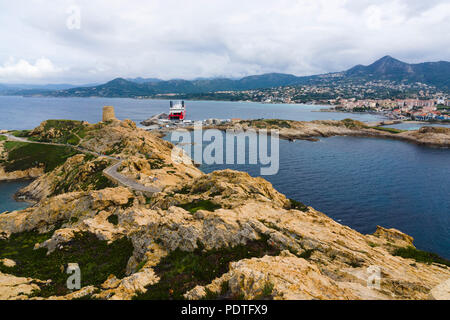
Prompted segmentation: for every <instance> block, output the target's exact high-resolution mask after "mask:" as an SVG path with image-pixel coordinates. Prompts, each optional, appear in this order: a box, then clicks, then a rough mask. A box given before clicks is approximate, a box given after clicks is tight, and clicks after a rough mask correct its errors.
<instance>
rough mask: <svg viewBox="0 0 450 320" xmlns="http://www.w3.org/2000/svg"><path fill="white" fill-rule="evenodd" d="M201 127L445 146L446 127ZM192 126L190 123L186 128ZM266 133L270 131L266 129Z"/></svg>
mask: <svg viewBox="0 0 450 320" xmlns="http://www.w3.org/2000/svg"><path fill="white" fill-rule="evenodd" d="M203 129H205V130H206V129H218V130H222V131H226V130H231V131H234V132H242V131H247V130H255V131H259V130H261V129H268V130H270V129H275V130H279V137H280V138H281V139H285V140H291V141H292V140H309V141H317V140H318V139H319V138H327V137H333V136H354V137H368V138H381V139H394V140H400V141H404V142H410V143H415V144H418V145H423V146H429V147H438V148H449V147H450V128H445V127H423V128H421V129H419V130H414V131H402V130H395V129H386V128H383V127H371V126H368V125H367V124H365V123H363V122H359V121H355V120H350V119H348V120H342V121H332V120H329V121H320V120H318V121H310V122H305V121H293V120H275V119H274V120H244V121H240V122H238V123H231V124H222V125H213V126H207V127H204V128H203ZM188 130H193V127H190V128H188ZM269 133H270V132H269Z"/></svg>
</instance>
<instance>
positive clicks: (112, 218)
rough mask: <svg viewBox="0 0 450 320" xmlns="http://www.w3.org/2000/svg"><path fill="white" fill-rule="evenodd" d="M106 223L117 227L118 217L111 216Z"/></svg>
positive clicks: (115, 215)
mask: <svg viewBox="0 0 450 320" xmlns="http://www.w3.org/2000/svg"><path fill="white" fill-rule="evenodd" d="M108 222H109V223H111V224H112V225H115V226H117V225H118V224H119V216H118V215H117V214H112V215H110V216H109V217H108Z"/></svg>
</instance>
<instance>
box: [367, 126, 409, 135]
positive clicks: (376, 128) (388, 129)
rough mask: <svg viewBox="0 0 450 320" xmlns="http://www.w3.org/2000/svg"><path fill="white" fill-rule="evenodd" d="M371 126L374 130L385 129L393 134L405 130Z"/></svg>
mask: <svg viewBox="0 0 450 320" xmlns="http://www.w3.org/2000/svg"><path fill="white" fill-rule="evenodd" d="M371 128H372V129H375V130H379V131H386V132H389V133H393V134H397V133H402V132H405V130H400V129H395V128H388V127H371Z"/></svg>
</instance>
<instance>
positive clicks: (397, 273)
mask: <svg viewBox="0 0 450 320" xmlns="http://www.w3.org/2000/svg"><path fill="white" fill-rule="evenodd" d="M108 114H109V115H108V117H107V118H106V119H104V121H103V122H100V123H97V124H89V123H86V122H80V121H70V120H48V121H45V122H43V123H42V124H41V125H40V126H39V127H37V128H35V129H34V130H32V131H20V132H19V131H17V132H10V133H5V132H3V133H4V135H3V136H0V137H2V138H1V139H0V152H1V159H2V161H1V163H0V179H1V180H3V179H11V178H26V177H28V178H36V179H35V180H34V181H33V182H32V183H31V184H30V185H29V186H28V187H26V188H24V189H23V190H20V191H19V193H18V197H21V198H22V199H28V200H33V201H34V202H35V205H34V206H33V207H30V208H28V209H25V210H21V211H15V212H5V213H2V214H0V299H58V300H65V299H67V300H70V299H81V298H84V299H86V298H92V299H105V300H129V299H193V300H195V299H204V298H207V299H324V300H327V299H333V300H347V299H448V298H449V296H448V286H449V283H448V279H449V278H450V262H449V261H448V260H446V259H443V258H440V257H438V256H437V255H434V254H431V253H427V252H423V251H420V250H417V249H416V248H415V247H414V245H413V238H412V237H410V236H408V235H406V234H404V233H402V232H401V231H399V230H395V229H385V228H383V227H381V226H380V227H378V229H377V231H376V232H375V233H374V234H372V235H363V234H360V233H358V232H356V231H355V230H352V229H351V228H349V227H347V226H343V225H341V224H339V223H337V222H336V221H333V220H332V219H331V218H329V217H327V216H326V215H325V214H324V213H321V212H318V211H317V210H315V209H314V208H312V207H308V206H306V205H304V204H302V203H301V202H299V201H296V200H291V199H287V198H286V197H285V196H284V195H283V194H281V193H279V192H278V191H277V190H275V189H274V188H273V187H272V185H271V184H270V183H269V182H267V181H266V180H264V179H262V178H253V177H251V176H249V175H248V174H247V173H243V172H237V171H231V170H225V171H217V172H213V173H211V174H204V173H202V172H201V171H200V170H198V169H197V168H196V167H195V166H194V165H191V164H187V163H186V162H183V163H174V162H173V161H172V159H171V151H172V149H173V147H174V146H173V145H172V144H171V143H169V142H167V141H164V140H162V139H160V138H159V137H158V136H157V135H155V134H154V133H152V132H148V131H145V130H143V129H139V128H137V127H136V125H135V124H134V123H133V122H132V121H130V120H124V121H119V120H116V119H115V117H114V115H113V113H111V110H109V112H108ZM226 128H234V129H239V128H241V129H248V128H256V129H258V128H279V129H280V132H281V135H282V136H283V137H285V138H289V139H296V138H298V139H301V138H313V137H323V136H331V135H363V136H379V137H383V138H385V137H388V138H395V137H401V139H402V140H407V141H413V142H416V143H424V144H430V145H440V146H448V144H449V136H450V134H449V132H448V131H445V130H444V131H441V129H425V130H422V131H418V132H411V133H402V132H400V133H390V132H385V131H381V130H380V129H377V128H367V127H365V125H364V127H363V125H361V124H360V123H358V122H355V121H342V122H332V121H328V122H311V123H302V122H293V121H283V120H258V121H256V120H255V121H242V122H239V123H235V124H229V125H227V126H224V127H223V129H226ZM297 200H301V199H297ZM74 262H77V263H78V265H79V267H80V269H81V273H82V275H83V277H82V280H81V288H80V289H74V290H69V289H68V288H67V287H66V280H67V274H66V273H65V272H64V271H65V270H66V269H67V267H68V265H69V264H71V263H74ZM371 266H378V267H379V268H380V275H381V279H380V287H379V288H373V287H370V286H368V283H369V279H368V274H367V270H368V268H369V267H371Z"/></svg>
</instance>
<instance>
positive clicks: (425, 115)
mask: <svg viewBox="0 0 450 320" xmlns="http://www.w3.org/2000/svg"><path fill="white" fill-rule="evenodd" d="M336 102H337V103H338V104H337V106H336V107H334V108H332V109H333V110H335V111H345V112H377V113H383V114H384V115H386V116H387V117H389V118H391V119H395V120H418V121H450V98H448V97H440V98H437V99H426V100H421V99H380V100H373V99H363V100H357V99H354V98H353V99H342V100H339V101H336Z"/></svg>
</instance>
